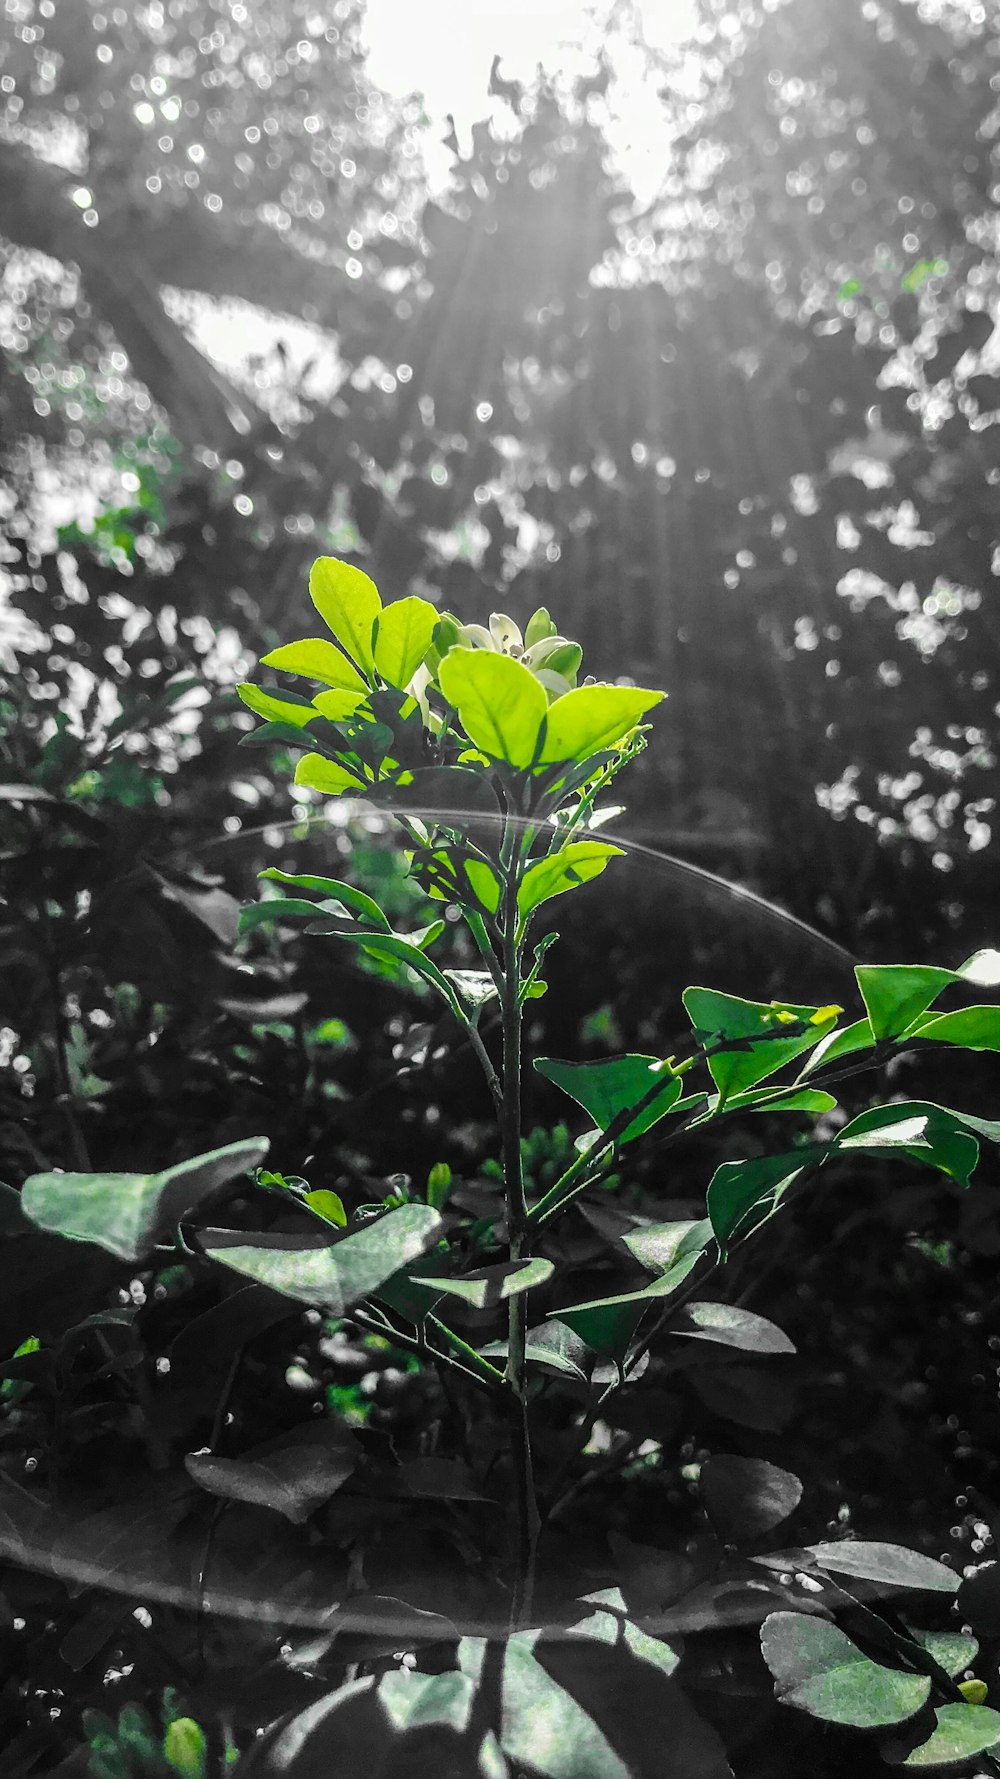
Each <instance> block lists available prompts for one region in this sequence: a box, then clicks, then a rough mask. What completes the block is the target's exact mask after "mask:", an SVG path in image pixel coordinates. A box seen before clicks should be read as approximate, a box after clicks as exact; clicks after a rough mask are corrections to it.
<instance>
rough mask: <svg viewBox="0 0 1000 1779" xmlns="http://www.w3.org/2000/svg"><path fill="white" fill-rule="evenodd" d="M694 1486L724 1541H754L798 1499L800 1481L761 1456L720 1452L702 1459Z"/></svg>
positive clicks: (735, 1542)
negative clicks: (696, 1485)
mask: <svg viewBox="0 0 1000 1779" xmlns="http://www.w3.org/2000/svg"><path fill="white" fill-rule="evenodd" d="M698 1487H699V1489H700V1491H701V1498H702V1500H703V1501H704V1503H705V1512H706V1513H707V1514H708V1517H709V1519H710V1520H711V1522H712V1525H713V1526H714V1528H715V1530H716V1532H717V1534H718V1536H719V1537H720V1538H721V1539H722V1540H723V1541H724V1542H725V1543H726V1544H754V1543H756V1541H757V1539H758V1538H763V1536H764V1534H765V1533H766V1532H770V1531H773V1529H774V1527H775V1526H780V1525H781V1522H782V1520H787V1518H788V1516H789V1514H790V1513H794V1512H795V1509H796V1508H797V1507H798V1505H799V1502H800V1501H801V1499H802V1484H801V1483H800V1481H799V1479H798V1477H797V1476H793V1475H792V1472H791V1471H790V1470H781V1469H779V1468H778V1466H777V1464H768V1463H767V1462H766V1461H765V1460H764V1459H763V1458H741V1457H735V1456H729V1455H728V1454H723V1453H720V1454H719V1455H718V1456H713V1457H711V1458H708V1459H706V1461H705V1463H704V1464H703V1465H702V1467H701V1474H700V1475H699V1477H698Z"/></svg>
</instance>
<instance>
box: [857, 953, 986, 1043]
mask: <svg viewBox="0 0 1000 1779" xmlns="http://www.w3.org/2000/svg"><path fill="white" fill-rule="evenodd" d="M854 974H855V976H856V977H857V979H858V987H859V988H860V990H861V998H862V1000H863V1001H864V1003H865V1007H866V1008H867V1011H868V1018H869V1020H870V1021H871V1028H872V1034H873V1036H874V1037H875V1038H878V1039H882V1038H896V1037H899V1035H900V1033H901V1032H905V1031H906V1029H907V1027H908V1026H909V1025H911V1024H912V1023H913V1021H914V1020H915V1019H917V1018H918V1017H919V1015H920V1014H921V1013H923V1012H924V1011H925V1010H926V1009H927V1008H928V1007H929V1006H930V1005H931V1002H932V1001H936V1000H937V997H938V995H939V994H941V993H942V991H943V990H944V989H946V988H947V987H948V986H949V984H950V983H952V982H958V981H959V980H960V978H959V976H958V975H957V973H956V972H955V971H954V970H938V969H934V968H932V967H930V966H928V965H926V964H864V965H860V966H859V967H858V968H857V969H856V970H855V972H854Z"/></svg>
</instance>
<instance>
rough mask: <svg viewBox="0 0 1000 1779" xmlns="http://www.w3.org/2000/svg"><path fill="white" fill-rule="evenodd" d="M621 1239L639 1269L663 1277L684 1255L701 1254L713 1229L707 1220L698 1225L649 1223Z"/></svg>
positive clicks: (700, 1220) (696, 1223)
mask: <svg viewBox="0 0 1000 1779" xmlns="http://www.w3.org/2000/svg"><path fill="white" fill-rule="evenodd" d="M621 1239H622V1242H623V1244H624V1246H625V1247H626V1248H627V1249H628V1251H629V1253H630V1254H631V1255H633V1256H634V1258H635V1259H636V1260H638V1262H639V1265H640V1266H644V1267H646V1269H647V1271H649V1272H655V1273H664V1272H669V1270H670V1268H671V1267H672V1266H673V1265H674V1263H675V1262H676V1261H678V1260H681V1259H683V1257H684V1256H685V1255H687V1254H700V1253H702V1252H703V1250H704V1249H705V1247H706V1246H707V1245H708V1243H709V1242H710V1241H711V1239H712V1225H711V1223H710V1222H709V1220H708V1218H707V1217H702V1218H700V1219H699V1220H698V1221H697V1222H685V1223H649V1224H647V1225H645V1226H644V1227H642V1228H639V1229H631V1230H629V1231H628V1233H627V1234H625V1235H623V1236H622V1238H621Z"/></svg>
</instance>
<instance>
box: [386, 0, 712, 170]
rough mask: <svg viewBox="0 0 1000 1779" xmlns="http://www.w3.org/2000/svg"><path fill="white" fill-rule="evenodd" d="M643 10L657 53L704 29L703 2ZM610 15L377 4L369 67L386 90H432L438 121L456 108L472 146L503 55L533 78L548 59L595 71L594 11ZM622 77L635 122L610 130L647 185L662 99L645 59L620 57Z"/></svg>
mask: <svg viewBox="0 0 1000 1779" xmlns="http://www.w3.org/2000/svg"><path fill="white" fill-rule="evenodd" d="M634 10H635V14H636V17H637V19H638V22H639V26H640V29H641V32H642V34H643V35H644V36H645V38H646V41H647V42H648V43H649V44H650V46H651V47H654V48H659V49H667V48H669V47H671V46H673V45H676V44H680V43H682V42H683V41H684V40H685V39H686V38H687V37H688V36H689V35H690V33H691V31H692V29H693V26H694V23H695V0H635V7H634ZM606 11H607V4H606V0H604V3H602V0H592V3H591V4H589V5H588V4H587V0H508V3H507V4H506V5H500V4H494V3H492V0H419V4H417V3H416V0H367V26H366V38H367V43H368V51H369V59H368V66H369V70H370V72H371V75H372V78H373V80H374V82H375V85H376V86H379V87H381V88H382V89H383V90H384V91H386V92H392V93H398V94H404V93H411V92H419V93H422V94H423V97H424V100H425V103H426V108H427V112H428V115H429V116H430V117H432V118H434V119H435V120H437V119H441V120H443V119H444V118H445V116H446V114H447V113H448V112H451V114H452V115H453V116H454V118H455V122H456V126H457V130H458V135H459V139H460V140H463V139H467V137H468V131H469V128H470V126H471V125H472V124H473V123H474V122H475V121H476V120H477V119H478V118H481V117H483V116H484V115H485V114H486V113H487V111H488V110H489V104H490V101H489V99H488V96H487V84H488V81H489V74H490V64H491V62H492V60H493V57H494V55H500V56H501V58H502V62H501V68H500V72H501V74H502V75H503V76H505V77H506V78H508V79H514V80H517V79H528V78H530V77H531V75H532V74H533V73H534V72H535V69H536V67H537V65H538V63H539V62H541V63H542V65H543V67H544V68H545V69H546V71H548V72H551V73H555V72H557V71H564V72H571V73H577V72H579V73H587V72H591V73H592V72H593V70H594V64H595V61H596V57H597V54H598V51H599V50H600V47H601V43H602V41H603V38H604V33H603V31H602V29H601V26H600V24H599V23H595V20H594V14H595V13H596V14H597V16H598V19H599V18H600V17H601V16H603V15H604V14H605V13H606ZM616 73H617V76H618V79H619V81H620V83H621V85H620V88H619V95H620V99H621V98H623V97H626V96H627V105H626V107H625V109H626V110H627V112H628V113H629V114H630V117H629V119H628V122H627V123H626V120H625V119H624V118H622V119H621V122H620V124H619V127H618V128H615V129H612V130H611V131H610V132H609V133H610V134H611V136H612V138H613V140H614V147H615V150H616V152H617V153H618V154H619V155H620V157H621V159H622V162H623V164H624V165H625V166H626V167H627V169H628V171H629V172H630V173H632V175H633V178H634V180H637V181H638V183H639V184H640V185H642V184H645V183H646V180H645V178H644V172H645V165H646V163H648V160H649V157H650V156H651V155H655V152H656V138H657V136H658V134H659V132H658V127H657V126H658V123H659V117H658V107H657V105H656V102H655V96H654V95H653V94H652V93H650V92H648V91H647V92H642V91H641V86H642V80H641V63H640V60H639V58H633V57H629V58H626V59H625V60H619V61H618V63H617V67H616ZM633 83H634V91H633V92H631V93H630V92H629V87H630V86H632V85H633ZM618 109H619V110H621V109H622V107H621V104H620V103H619V106H618ZM623 126H624V127H623Z"/></svg>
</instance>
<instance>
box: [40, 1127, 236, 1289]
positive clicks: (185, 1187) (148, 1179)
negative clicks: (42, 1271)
mask: <svg viewBox="0 0 1000 1779" xmlns="http://www.w3.org/2000/svg"><path fill="white" fill-rule="evenodd" d="M267 1151H268V1141H267V1138H266V1137H250V1138H247V1139H246V1140H245V1141H244V1142H240V1143H228V1144H227V1145H226V1147H225V1148H223V1149H213V1150H210V1152H209V1153H208V1154H207V1155H197V1156H195V1158H194V1160H193V1161H182V1162H179V1163H178V1165H177V1166H176V1167H171V1168H166V1169H165V1170H164V1172H163V1173H159V1174H32V1176H31V1178H30V1179H28V1180H26V1181H25V1183H24V1190H23V1192H22V1195H21V1204H22V1207H23V1209H24V1211H25V1212H26V1213H27V1215H28V1216H29V1217H30V1218H31V1220H32V1222H33V1223H36V1224H37V1225H38V1227H39V1228H40V1229H48V1230H52V1231H53V1233H54V1234H56V1235H64V1236H68V1237H69V1238H70V1240H72V1241H79V1242H96V1243H97V1244H98V1246H99V1247H102V1248H106V1249H107V1251H108V1253H109V1254H114V1255H116V1256H117V1257H118V1258H119V1259H121V1260H142V1259H144V1258H145V1256H146V1255H147V1254H149V1253H150V1251H151V1250H152V1249H153V1248H155V1246H156V1244H157V1242H159V1241H162V1240H163V1238H164V1237H166V1236H168V1235H170V1234H172V1232H173V1231H174V1230H175V1229H176V1227H177V1225H178V1223H179V1222H180V1221H181V1219H182V1218H184V1217H186V1216H188V1215H189V1214H190V1212H191V1211H193V1210H195V1209H196V1208H197V1206H198V1205H200V1204H202V1203H203V1202H204V1201H205V1200H206V1199H209V1198H211V1197H212V1196H213V1195H214V1194H215V1193H216V1192H217V1191H218V1189H219V1187H220V1186H224V1185H225V1184H226V1182H227V1181H228V1180H232V1179H234V1178H235V1177H236V1175H237V1174H242V1173H246V1172H247V1171H248V1170H249V1169H250V1168H253V1167H257V1166H259V1164H260V1163H261V1162H262V1161H263V1159H264V1157H265V1155H266V1154H267Z"/></svg>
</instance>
